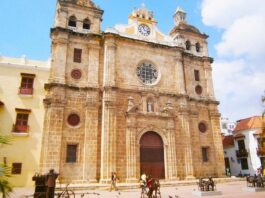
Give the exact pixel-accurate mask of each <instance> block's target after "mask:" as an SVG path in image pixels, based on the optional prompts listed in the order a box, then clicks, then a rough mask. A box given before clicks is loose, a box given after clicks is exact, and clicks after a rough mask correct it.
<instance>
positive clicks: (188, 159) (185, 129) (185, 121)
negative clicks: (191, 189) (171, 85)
mask: <svg viewBox="0 0 265 198" xmlns="http://www.w3.org/2000/svg"><path fill="white" fill-rule="evenodd" d="M179 123H180V126H181V134H182V135H181V137H182V141H183V142H184V143H183V152H184V161H185V163H184V164H185V167H184V169H185V176H186V179H194V173H193V159H192V145H191V134H190V126H189V125H190V124H189V114H188V111H187V109H181V110H180V112H179Z"/></svg>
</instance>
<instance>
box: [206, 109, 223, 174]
mask: <svg viewBox="0 0 265 198" xmlns="http://www.w3.org/2000/svg"><path fill="white" fill-rule="evenodd" d="M209 107H210V110H209V114H210V122H211V127H212V139H213V146H214V148H213V149H214V150H213V152H214V156H215V172H216V175H217V177H225V164H224V149H223V144H222V136H221V130H220V115H221V114H220V113H219V112H218V110H217V105H216V104H210V105H209Z"/></svg>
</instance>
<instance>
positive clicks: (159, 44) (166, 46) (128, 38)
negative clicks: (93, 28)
mask: <svg viewBox="0 0 265 198" xmlns="http://www.w3.org/2000/svg"><path fill="white" fill-rule="evenodd" d="M103 35H104V36H107V35H113V36H115V37H119V38H123V39H127V40H132V41H138V42H142V43H147V44H150V45H153V46H154V47H162V48H172V49H174V48H178V49H180V50H181V51H184V48H183V47H180V46H176V45H166V44H162V43H156V42H152V41H147V40H141V39H137V38H132V37H127V36H122V35H120V34H118V33H114V32H103Z"/></svg>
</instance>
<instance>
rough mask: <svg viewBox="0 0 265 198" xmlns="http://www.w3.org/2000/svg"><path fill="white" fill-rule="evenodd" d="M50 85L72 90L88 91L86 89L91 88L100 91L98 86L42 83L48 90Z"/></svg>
mask: <svg viewBox="0 0 265 198" xmlns="http://www.w3.org/2000/svg"><path fill="white" fill-rule="evenodd" d="M52 87H63V88H68V89H72V90H82V91H88V90H92V91H100V89H99V88H98V87H88V86H86V87H78V86H75V85H69V84H61V83H52V82H51V83H45V84H44V88H45V90H50V89H51V88H52Z"/></svg>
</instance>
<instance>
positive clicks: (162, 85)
mask: <svg viewBox="0 0 265 198" xmlns="http://www.w3.org/2000/svg"><path fill="white" fill-rule="evenodd" d="M116 45H117V51H116V60H117V62H116V68H115V69H116V75H117V76H116V83H117V84H116V85H117V86H118V87H121V88H129V89H141V88H143V87H144V88H145V89H150V88H152V87H154V89H157V90H158V89H159V91H167V92H173V93H175V92H176V86H177V78H176V60H175V53H176V52H175V51H174V50H173V49H172V50H168V49H163V48H161V47H154V46H152V45H151V44H150V45H149V44H140V43H136V42H134V43H133V42H132V41H125V40H118V41H117V42H116ZM142 61H150V62H151V63H153V64H154V65H155V66H156V67H157V68H158V70H159V72H160V73H161V77H160V76H159V78H160V80H158V83H157V84H156V85H155V86H149V87H146V86H144V85H143V84H142V82H140V80H139V79H138V77H137V75H136V68H137V66H138V65H139V64H140V63H141V62H142Z"/></svg>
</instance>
